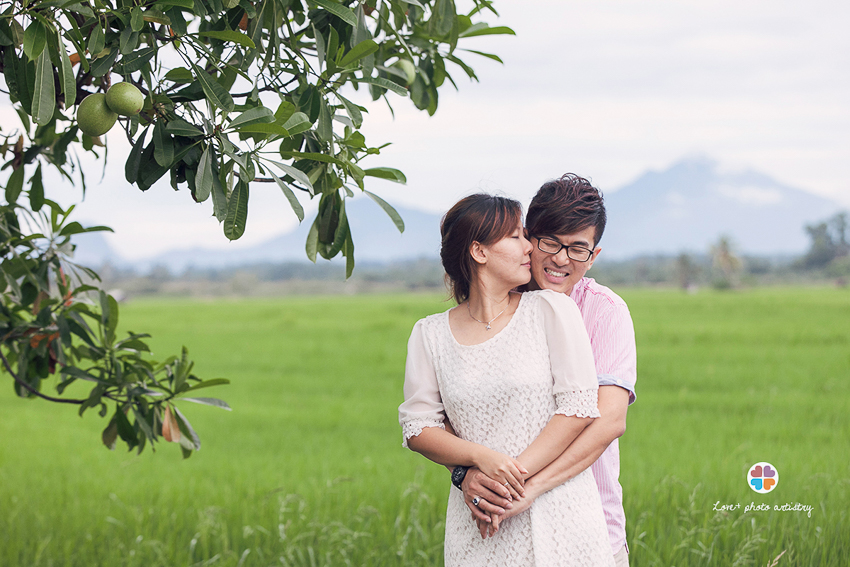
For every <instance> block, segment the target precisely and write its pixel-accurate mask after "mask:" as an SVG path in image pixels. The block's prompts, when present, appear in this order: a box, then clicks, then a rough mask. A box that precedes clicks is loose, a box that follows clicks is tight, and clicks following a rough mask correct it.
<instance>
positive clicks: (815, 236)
mask: <svg viewBox="0 0 850 567" xmlns="http://www.w3.org/2000/svg"><path fill="white" fill-rule="evenodd" d="M806 232H807V233H808V234H809V238H811V245H810V246H809V251H808V252H807V253H806V255H805V256H803V258H801V259H800V263H801V265H802V266H803V267H805V268H816V269H817V268H829V267H831V266H832V265H833V264H835V267H836V268H839V269H840V267H841V266H839V264H847V258H848V256H850V243H848V240H850V226H848V218H847V213H846V212H842V213H838V214H836V215H835V216H833V217H831V218H829V219H827V220H824V221H821V222H818V223H814V224H810V225H806Z"/></svg>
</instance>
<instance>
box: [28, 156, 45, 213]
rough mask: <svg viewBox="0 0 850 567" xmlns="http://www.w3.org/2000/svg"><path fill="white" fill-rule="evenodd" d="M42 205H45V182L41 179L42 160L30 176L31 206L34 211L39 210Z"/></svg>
mask: <svg viewBox="0 0 850 567" xmlns="http://www.w3.org/2000/svg"><path fill="white" fill-rule="evenodd" d="M42 205H44V183H43V182H42V180H41V162H38V167H37V168H36V169H35V173H34V174H33V176H32V177H31V178H30V207H32V210H33V211H34V212H38V211H39V210H41V207H42Z"/></svg>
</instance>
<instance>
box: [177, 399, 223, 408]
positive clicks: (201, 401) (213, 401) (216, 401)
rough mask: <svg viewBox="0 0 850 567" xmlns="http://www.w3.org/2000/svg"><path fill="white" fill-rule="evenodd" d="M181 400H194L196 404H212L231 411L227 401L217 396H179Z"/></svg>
mask: <svg viewBox="0 0 850 567" xmlns="http://www.w3.org/2000/svg"><path fill="white" fill-rule="evenodd" d="M180 399H181V400H184V401H187V402H194V403H196V404H203V405H205V406H213V407H216V408H221V409H225V410H227V411H231V409H232V408H231V407H230V406H229V405H227V402H225V401H224V400H219V399H218V398H180Z"/></svg>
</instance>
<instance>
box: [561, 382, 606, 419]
mask: <svg viewBox="0 0 850 567" xmlns="http://www.w3.org/2000/svg"><path fill="white" fill-rule="evenodd" d="M597 392H598V390H596V389H590V390H573V391H572V392H562V393H560V394H555V406H556V408H555V413H556V414H561V415H566V416H567V417H569V416H571V415H574V416H576V417H602V416H601V414H600V413H599V408H598V407H597V398H598V396H597Z"/></svg>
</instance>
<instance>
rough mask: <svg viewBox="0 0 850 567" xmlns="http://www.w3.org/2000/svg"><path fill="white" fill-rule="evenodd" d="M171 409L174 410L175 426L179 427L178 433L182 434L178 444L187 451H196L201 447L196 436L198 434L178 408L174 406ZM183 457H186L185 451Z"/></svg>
mask: <svg viewBox="0 0 850 567" xmlns="http://www.w3.org/2000/svg"><path fill="white" fill-rule="evenodd" d="M172 409H173V410H174V414H175V417H177V426H178V427H179V428H180V433H182V434H183V435H181V436H180V446H181V447H182V448H183V449H185V450H188V451H191V450H192V449H194V450H196V451H197V450H198V449H200V448H201V440H200V439H199V438H198V434H197V433H195V430H194V429H192V425H191V424H190V423H189V420H188V419H186V416H185V415H183V414H182V413H180V410H179V409H177V408H175V407H173V408H172ZM190 454H191V453H190ZM183 457H184V458H188V456H187V455H186V453H185V452H184V453H183Z"/></svg>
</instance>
